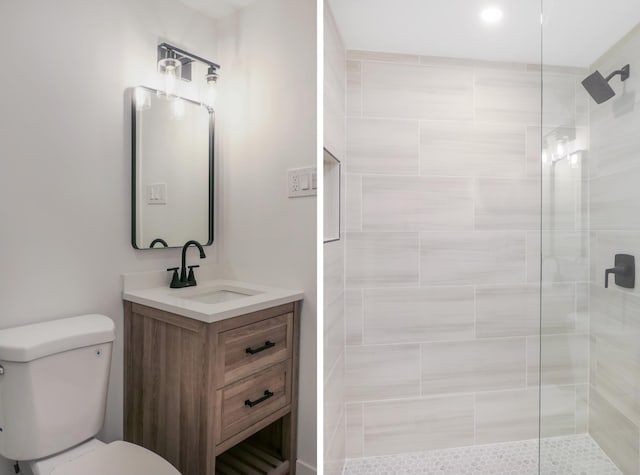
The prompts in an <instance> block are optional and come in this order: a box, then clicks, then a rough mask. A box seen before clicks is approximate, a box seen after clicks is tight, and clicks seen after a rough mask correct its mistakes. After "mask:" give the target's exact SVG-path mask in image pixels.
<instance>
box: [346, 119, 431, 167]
mask: <svg viewBox="0 0 640 475" xmlns="http://www.w3.org/2000/svg"><path fill="white" fill-rule="evenodd" d="M419 147H420V135H419V128H418V122H417V121H414V120H381V119H356V118H350V119H348V120H347V157H348V159H347V165H346V171H347V173H383V174H385V173H386V174H394V175H417V174H418V170H419V158H418V154H419Z"/></svg>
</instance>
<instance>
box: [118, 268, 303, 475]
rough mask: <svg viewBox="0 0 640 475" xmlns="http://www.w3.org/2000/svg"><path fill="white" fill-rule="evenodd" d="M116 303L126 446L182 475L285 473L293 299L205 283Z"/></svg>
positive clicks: (294, 375) (291, 408)
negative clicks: (121, 318)
mask: <svg viewBox="0 0 640 475" xmlns="http://www.w3.org/2000/svg"><path fill="white" fill-rule="evenodd" d="M123 298H124V300H125V304H124V306H125V349H124V355H125V360H124V379H125V393H124V438H125V440H126V441H129V442H133V443H135V444H138V445H141V446H143V447H146V448H148V449H150V450H152V451H154V452H156V453H158V454H159V455H161V456H162V457H164V458H165V459H167V460H168V461H169V462H171V463H172V464H173V465H174V466H175V467H176V468H177V469H178V470H179V471H180V472H181V474H182V475H223V474H224V475H226V474H229V475H231V474H238V473H252V474H254V473H265V474H273V475H277V474H294V473H295V461H296V430H297V399H298V359H299V329H300V305H301V300H302V293H301V292H297V291H287V290H281V289H273V288H268V287H262V286H253V285H249V284H241V283H237V282H228V281H212V282H207V283H205V284H201V285H199V286H198V287H196V288H191V289H169V288H168V287H158V288H150V289H142V290H133V291H127V290H125V292H124V293H123Z"/></svg>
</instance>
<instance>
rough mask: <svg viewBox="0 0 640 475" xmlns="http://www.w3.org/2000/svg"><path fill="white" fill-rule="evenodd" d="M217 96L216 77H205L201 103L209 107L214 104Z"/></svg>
mask: <svg viewBox="0 0 640 475" xmlns="http://www.w3.org/2000/svg"><path fill="white" fill-rule="evenodd" d="M217 97H218V84H217V81H216V79H214V78H209V77H207V87H206V88H205V92H204V99H203V101H202V102H203V104H204V105H206V106H209V107H214V106H215V105H216V99H217Z"/></svg>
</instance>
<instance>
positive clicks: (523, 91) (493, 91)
mask: <svg viewBox="0 0 640 475" xmlns="http://www.w3.org/2000/svg"><path fill="white" fill-rule="evenodd" d="M475 86H476V87H475V92H476V96H475V112H476V114H475V119H476V120H478V121H483V122H498V123H508V124H513V123H521V124H523V125H538V124H540V119H541V115H540V114H541V112H540V73H536V72H526V71H505V70H492V69H483V68H478V69H477V70H476V73H475Z"/></svg>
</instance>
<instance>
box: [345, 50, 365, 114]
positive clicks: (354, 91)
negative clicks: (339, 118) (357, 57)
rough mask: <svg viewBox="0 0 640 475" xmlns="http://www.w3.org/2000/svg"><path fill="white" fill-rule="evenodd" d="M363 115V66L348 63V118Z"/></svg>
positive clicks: (354, 62) (356, 63) (353, 62)
mask: <svg viewBox="0 0 640 475" xmlns="http://www.w3.org/2000/svg"><path fill="white" fill-rule="evenodd" d="M361 115H362V65H361V63H360V62H359V61H347V116H351V117H360V116H361Z"/></svg>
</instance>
